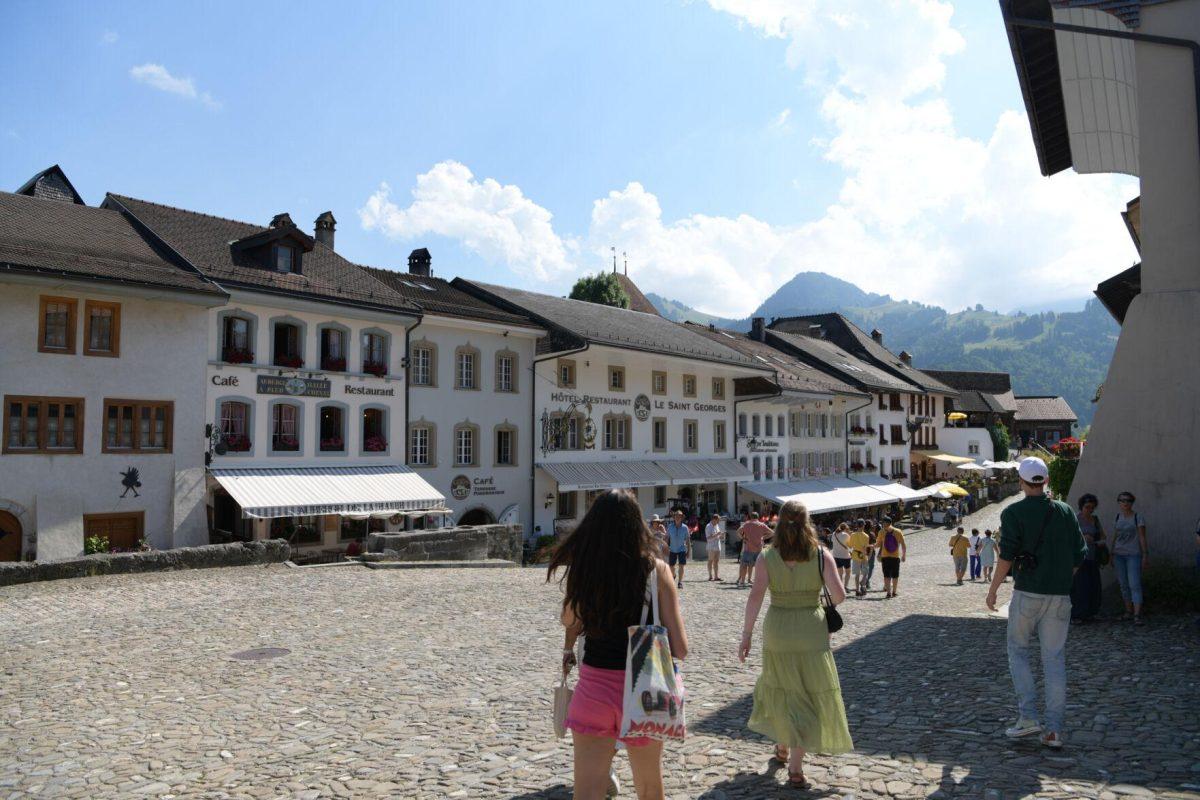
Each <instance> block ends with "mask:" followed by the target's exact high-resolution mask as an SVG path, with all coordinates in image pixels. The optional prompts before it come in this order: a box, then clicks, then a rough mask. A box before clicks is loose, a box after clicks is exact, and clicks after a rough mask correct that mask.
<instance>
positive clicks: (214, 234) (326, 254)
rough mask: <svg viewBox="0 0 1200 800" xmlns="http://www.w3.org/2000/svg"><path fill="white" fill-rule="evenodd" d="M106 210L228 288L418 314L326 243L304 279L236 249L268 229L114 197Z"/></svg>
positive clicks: (310, 255) (305, 264)
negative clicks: (116, 211) (128, 218)
mask: <svg viewBox="0 0 1200 800" xmlns="http://www.w3.org/2000/svg"><path fill="white" fill-rule="evenodd" d="M105 205H116V206H117V207H120V208H123V209H125V210H127V211H128V212H129V213H130V214H132V215H133V216H134V218H135V219H136V220H137V221H138V222H140V223H141V224H143V225H145V226H146V227H147V228H149V229H150V230H151V231H152V232H153V233H154V235H156V236H158V237H159V238H160V239H162V240H163V241H164V242H165V243H166V244H167V245H169V246H170V247H171V249H173V250H175V251H176V252H178V253H179V254H180V255H181V256H182V257H183V258H185V259H187V261H188V263H189V264H191V265H193V266H194V267H196V269H198V270H200V271H201V272H202V273H204V274H205V275H206V276H207V277H209V278H211V279H213V280H214V281H216V282H218V283H220V284H222V285H224V286H228V287H239V288H244V289H260V290H263V291H267V292H276V293H283V294H288V295H292V296H296V297H309V298H313V299H317V300H329V301H333V302H340V303H345V304H349V305H360V306H368V307H375V308H388V309H391V310H395V311H400V312H405V313H415V312H417V308H416V307H415V306H414V305H412V304H411V303H409V302H408V301H407V300H405V299H404V298H403V297H401V296H400V295H398V294H396V293H395V292H394V291H392V290H391V289H389V288H388V287H387V286H385V285H384V284H383V283H381V282H380V281H378V280H376V279H375V278H374V277H373V276H372V275H371V274H370V273H369V272H368V271H367V270H365V269H363V268H362V267H360V266H358V265H357V264H354V263H353V262H351V261H348V260H346V259H345V258H343V257H342V256H341V255H339V254H338V253H336V252H334V251H333V250H331V249H329V248H328V247H326V246H325V245H323V244H321V243H320V242H314V243H313V249H312V250H311V251H310V252H306V253H304V255H303V256H302V258H301V273H300V274H295V273H291V274H285V273H280V272H275V271H273V270H270V269H267V268H266V267H264V266H262V265H260V264H259V263H258V262H257V261H255V260H254V258H252V257H251V256H250V255H249V254H247V253H246V252H244V251H241V250H238V249H236V248H234V247H231V245H232V243H234V242H237V241H239V240H242V239H245V238H246V237H248V236H253V235H256V234H261V233H264V232H267V231H269V228H268V226H265V225H252V224H250V223H248V222H238V221H237V220H232V219H224V218H222V217H214V216H211V215H209V214H201V213H199V212H196V211H185V210H184V209H181V208H174V207H172V206H164V205H161V204H159V203H151V202H148V201H146V200H138V199H136V198H132V197H125V196H122V195H118V194H112V193H109V195H108V197H107V198H106V199H105Z"/></svg>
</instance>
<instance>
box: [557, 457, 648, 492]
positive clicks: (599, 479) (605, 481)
mask: <svg viewBox="0 0 1200 800" xmlns="http://www.w3.org/2000/svg"><path fill="white" fill-rule="evenodd" d="M538 467H540V468H541V469H544V470H545V471H546V472H548V473H550V477H552V478H554V480H555V481H557V482H558V490H559V491H560V492H573V491H577V490H581V489H582V490H585V491H586V490H591V489H632V488H635V487H638V486H666V485H668V484H669V483H670V482H671V476H670V475H668V474H667V473H666V472H664V471H663V470H661V469H659V467H658V465H657V464H655V463H654V462H653V461H580V462H547V463H542V464H538Z"/></svg>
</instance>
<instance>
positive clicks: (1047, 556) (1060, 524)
mask: <svg viewBox="0 0 1200 800" xmlns="http://www.w3.org/2000/svg"><path fill="white" fill-rule="evenodd" d="M1017 474H1018V475H1019V476H1020V479H1021V491H1022V492H1024V493H1025V498H1024V499H1023V500H1021V501H1019V502H1016V503H1013V504H1012V505H1011V506H1009V507H1008V508H1006V509H1004V512H1003V513H1001V514H1000V563H999V564H997V566H996V574H995V576H993V578H992V585H991V587H990V588H989V589H988V596H987V607H988V608H989V609H991V610H992V611H995V610H996V592H997V591H999V589H1000V584H1002V583H1003V582H1004V579H1005V577H1006V576H1007V575H1008V573H1009V570H1012V571H1013V574H1014V576H1015V582H1014V586H1013V596H1012V601H1011V602H1010V603H1009V606H1008V671H1009V673H1011V675H1012V680H1013V688H1015V689H1016V692H1017V710H1018V714H1019V716H1018V719H1017V723H1016V725H1014V726H1013V727H1011V728H1008V729H1007V730H1006V731H1005V734H1006V735H1007V736H1008V737H1009V738H1010V739H1017V738H1020V737H1022V736H1030V735H1033V734H1037V733H1041V734H1042V744H1044V745H1045V746H1047V747H1052V748H1055V749H1058V748H1061V747H1062V746H1063V719H1064V717H1065V715H1066V706H1067V663H1066V646H1067V629H1068V628H1069V627H1070V622H1071V582H1072V579H1073V578H1074V575H1075V570H1076V569H1078V568H1079V565H1080V564H1082V563H1083V557H1084V555H1085V554H1086V553H1087V545H1085V544H1084V541H1083V534H1082V533H1080V531H1079V520H1078V519H1077V518H1076V516H1075V512H1074V511H1072V510H1071V507H1070V506H1068V505H1067V504H1066V503H1063V502H1060V501H1058V500H1051V499H1050V498H1049V497H1047V496H1046V481H1047V479H1048V478H1049V475H1050V473H1049V471H1048V470H1047V469H1046V464H1045V462H1044V461H1042V460H1041V459H1040V458H1025V459H1022V460H1021V465H1020V467H1019V469H1018V470H1017ZM1014 567H1015V568H1014ZM1035 631H1036V632H1037V637H1038V642H1039V643H1040V644H1041V648H1042V672H1043V675H1042V680H1043V683H1044V684H1045V691H1046V698H1045V703H1046V715H1045V718H1044V719H1045V723H1046V724H1045V732H1044V733H1043V732H1042V731H1043V728H1042V726H1041V725H1039V724H1038V714H1037V686H1036V684H1035V683H1034V679H1033V669H1032V667H1031V666H1030V656H1031V655H1032V651H1033V648H1032V647H1031V646H1030V640H1031V638H1032V637H1033V634H1034V632H1035Z"/></svg>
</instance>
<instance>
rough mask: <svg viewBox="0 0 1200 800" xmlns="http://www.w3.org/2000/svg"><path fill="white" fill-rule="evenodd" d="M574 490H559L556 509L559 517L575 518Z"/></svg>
mask: <svg viewBox="0 0 1200 800" xmlns="http://www.w3.org/2000/svg"><path fill="white" fill-rule="evenodd" d="M576 494H577V493H576V492H559V493H558V509H557V516H558V518H559V519H575V516H576V513H577V512H576V500H575V495H576Z"/></svg>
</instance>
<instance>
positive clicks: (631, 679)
mask: <svg viewBox="0 0 1200 800" xmlns="http://www.w3.org/2000/svg"><path fill="white" fill-rule="evenodd" d="M648 582H649V584H650V585H649V586H648V587H647V595H648V599H647V603H646V605H645V606H644V607H643V609H642V624H641V625H631V626H629V647H628V650H627V651H626V655H625V691H624V704H623V708H622V714H621V737H622V738H624V737H627V736H628V737H645V738H648V739H657V740H660V741H665V740H667V739H682V738H684V736H685V735H686V734H687V724H686V722H685V720H684V714H683V683H682V682H681V681H680V679H679V675H678V673H677V672H676V671H675V666H674V663H673V662H672V661H671V643H670V640H669V639H668V638H667V629H666V628H664V627H663V626H662V625H660V624H659V618H658V574H657V571H655V570H651V571H650V578H649V581H648Z"/></svg>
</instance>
